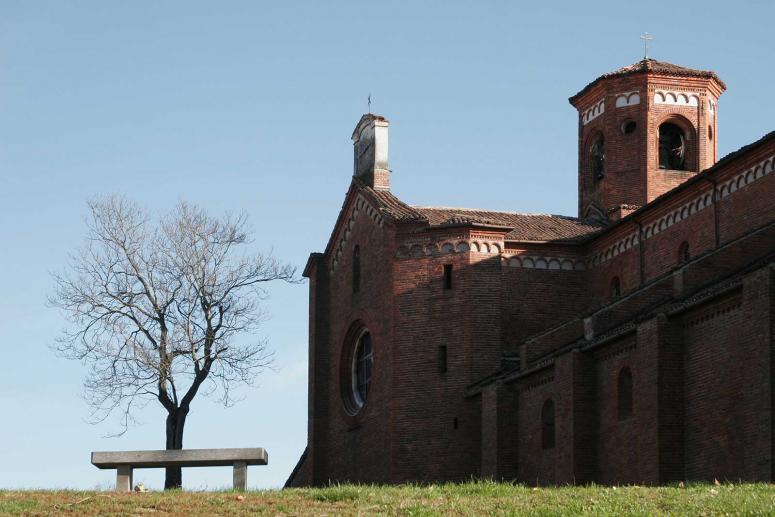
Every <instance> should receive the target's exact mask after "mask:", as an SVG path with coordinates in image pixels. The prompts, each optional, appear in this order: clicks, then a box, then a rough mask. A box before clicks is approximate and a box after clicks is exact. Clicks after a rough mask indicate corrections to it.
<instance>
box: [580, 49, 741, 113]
mask: <svg viewBox="0 0 775 517" xmlns="http://www.w3.org/2000/svg"><path fill="white" fill-rule="evenodd" d="M645 72H651V73H654V74H665V75H676V76H680V77H705V78H708V79H711V78H712V79H715V80H716V81H718V83H719V84H720V85H721V87H722V88H723V89H725V90H726V88H727V85H726V84H724V81H722V80H721V79H719V76H717V75H716V73H715V72H711V71H710V70H696V69H694V68H686V67H685V66H680V65H674V64H673V63H668V62H667V61H657V60H656V59H650V58H648V59H642V60H640V61H638V62H637V63H633V64H631V65H628V66H624V67H622V68H620V69H618V70H614V71H613V72H608V73H607V74H603V75H601V76H600V77H598V78H597V79H595V80H594V81H592V82H591V83H589V84H588V85H586V86H585V87H584V88H582V89H581V91H579V93H577V94H576V95H574V96H573V97H571V98H570V99H568V100H569V101H570V103H571V104H573V102H574V100H576V99H577V98H578V97H580V96H582V95H583V94H585V93H586V92H587V91H589V90H590V89H591V88H592V87H593V86H594V85H596V84H597V83H598V82H599V81H601V80H603V79H607V78H609V77H621V76H625V75H631V74H640V73H645Z"/></svg>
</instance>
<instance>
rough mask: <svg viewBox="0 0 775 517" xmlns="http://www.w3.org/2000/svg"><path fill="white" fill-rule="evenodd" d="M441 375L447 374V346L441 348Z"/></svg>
mask: <svg viewBox="0 0 775 517" xmlns="http://www.w3.org/2000/svg"><path fill="white" fill-rule="evenodd" d="M439 373H447V345H441V346H440V347H439Z"/></svg>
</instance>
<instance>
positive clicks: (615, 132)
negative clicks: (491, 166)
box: [569, 58, 726, 220]
mask: <svg viewBox="0 0 775 517" xmlns="http://www.w3.org/2000/svg"><path fill="white" fill-rule="evenodd" d="M725 89H726V85H725V84H724V83H723V82H722V81H721V79H719V78H718V76H717V75H716V74H715V73H714V72H710V71H704V70H694V69H691V68H685V67H682V66H678V65H674V64H671V63H666V62H664V61H657V60H655V59H649V58H644V59H643V60H641V61H639V62H637V63H635V64H633V65H630V66H626V67H624V68H620V69H619V70H616V71H614V72H611V73H608V74H604V75H602V76H600V77H598V78H597V79H595V80H594V81H592V82H591V83H590V84H588V85H587V86H585V87H584V88H583V89H582V90H581V91H580V92H579V93H577V94H576V95H574V96H573V97H571V98H570V99H569V101H570V103H571V104H572V105H573V107H575V108H576V109H577V110H578V112H579V140H578V146H579V158H578V171H579V172H578V175H579V178H578V184H579V185H578V188H579V217H582V218H595V219H607V220H616V219H619V218H621V217H623V216H625V215H627V214H628V213H630V212H632V211H634V210H636V209H637V208H639V207H641V206H643V205H645V204H646V203H649V202H650V201H652V200H654V199H655V198H657V197H659V196H660V195H662V194H664V193H665V192H667V191H668V190H671V189H673V188H674V187H676V186H678V185H679V184H681V183H683V182H684V181H686V180H687V179H689V178H691V177H692V176H693V175H695V174H697V173H698V172H700V171H702V170H704V169H706V168H708V167H710V166H711V165H713V164H714V163H715V162H716V159H717V156H716V152H717V144H716V134H717V128H718V122H717V103H718V98H719V97H720V96H721V94H722V93H723V92H724V90H725Z"/></svg>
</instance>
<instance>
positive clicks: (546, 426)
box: [541, 399, 554, 449]
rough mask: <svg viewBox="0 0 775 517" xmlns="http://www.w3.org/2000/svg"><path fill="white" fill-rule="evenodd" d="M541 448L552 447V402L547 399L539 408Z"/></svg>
mask: <svg viewBox="0 0 775 517" xmlns="http://www.w3.org/2000/svg"><path fill="white" fill-rule="evenodd" d="M541 448H542V449H553V448H554V402H553V401H552V399H547V400H546V402H544V407H543V408H541Z"/></svg>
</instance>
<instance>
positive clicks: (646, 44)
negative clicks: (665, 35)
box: [640, 32, 654, 59]
mask: <svg viewBox="0 0 775 517" xmlns="http://www.w3.org/2000/svg"><path fill="white" fill-rule="evenodd" d="M640 39H642V40H643V59H648V58H649V41H651V40H653V39H654V37H653V36H652V35H651V34H649V33H648V32H644V33H643V35H642V36H641V37H640Z"/></svg>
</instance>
